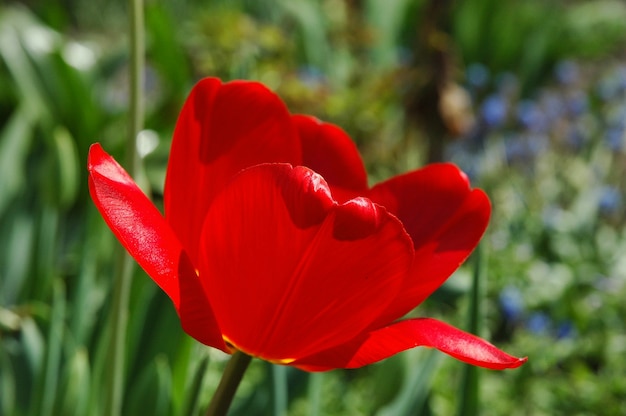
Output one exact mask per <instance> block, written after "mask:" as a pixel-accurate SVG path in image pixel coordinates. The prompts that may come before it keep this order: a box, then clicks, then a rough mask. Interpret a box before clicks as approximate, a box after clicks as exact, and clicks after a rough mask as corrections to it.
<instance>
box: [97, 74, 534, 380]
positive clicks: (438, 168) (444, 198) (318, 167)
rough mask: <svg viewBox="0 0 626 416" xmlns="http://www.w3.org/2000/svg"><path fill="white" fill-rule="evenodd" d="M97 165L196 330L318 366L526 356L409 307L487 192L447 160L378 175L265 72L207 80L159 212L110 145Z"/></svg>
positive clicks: (445, 269) (501, 365)
mask: <svg viewBox="0 0 626 416" xmlns="http://www.w3.org/2000/svg"><path fill="white" fill-rule="evenodd" d="M88 168H89V172H90V176H89V187H90V192H91V196H92V198H93V200H94V202H95V204H96V206H97V208H98V209H99V210H100V212H101V214H102V216H103V217H104V219H105V221H106V222H107V224H108V225H109V227H110V228H111V230H112V231H113V233H114V234H115V235H116V236H117V238H118V239H119V240H120V242H121V243H122V244H123V245H124V247H125V248H126V249H127V250H128V251H129V253H130V254H131V255H132V256H133V257H134V258H135V259H136V261H137V262H138V263H139V265H140V266H141V267H142V268H143V269H144V270H145V271H146V273H147V274H148V275H149V276H150V277H151V278H152V279H153V280H154V281H155V282H156V284H157V285H159V286H160V287H161V288H162V289H163V290H164V291H165V293H166V294H167V295H168V296H169V297H170V298H171V300H172V302H173V304H174V306H175V308H176V311H177V313H178V315H179V317H180V321H181V325H182V328H183V329H184V330H185V331H186V332H187V333H188V334H189V335H190V336H192V337H193V338H195V339H196V340H198V341H199V342H201V343H204V344H206V345H209V346H211V347H214V348H217V349H219V350H222V351H224V352H226V353H234V352H236V351H241V352H243V353H245V354H247V355H249V356H253V357H258V358H261V359H263V360H267V361H270V362H273V363H279V364H284V365H291V366H294V367H297V368H300V369H304V370H308V371H326V370H331V369H336V368H357V367H361V366H364V365H367V364H371V363H374V362H377V361H380V360H382V359H385V358H387V357H389V356H391V355H394V354H396V353H398V352H400V351H403V350H406V349H409V348H413V347H416V346H425V347H432V348H436V349H439V350H440V351H443V352H444V353H446V354H449V355H451V356H453V357H455V358H457V359H459V360H461V361H464V362H466V363H470V364H474V365H478V366H482V367H487V368H491V369H505V368H514V367H518V366H519V365H521V364H522V363H523V362H525V361H526V359H525V358H521V359H520V358H516V357H513V356H510V355H508V354H506V353H504V352H503V351H501V350H499V349H498V348H496V347H495V346H493V345H492V344H490V343H488V342H487V341H485V340H483V339H481V338H479V337H476V336H474V335H471V334H468V333H466V332H463V331H461V330H459V329H457V328H455V327H453V326H450V325H448V324H446V323H444V322H441V321H438V320H435V319H431V318H409V319H405V318H404V316H405V315H406V314H407V313H408V312H410V311H411V310H413V309H414V308H415V307H417V306H418V305H419V304H420V303H421V302H423V301H424V300H425V299H426V298H427V297H428V296H429V295H430V294H432V292H433V291H434V290H436V289H437V288H438V287H439V286H441V284H442V283H443V282H444V281H445V280H446V279H447V278H448V277H449V276H450V275H451V274H452V273H453V272H454V271H455V270H456V269H457V268H458V267H459V265H460V264H461V263H462V262H463V261H464V260H465V259H466V258H467V257H468V255H469V254H470V253H471V251H472V250H473V249H474V248H475V246H476V245H477V243H478V241H479V240H480V238H481V236H482V234H483V233H484V231H485V228H486V226H487V223H488V220H489V216H490V203H489V199H488V198H487V196H486V195H485V194H484V192H482V191H481V190H478V189H471V188H470V185H469V182H468V179H467V177H466V176H465V175H464V174H463V173H462V172H461V171H460V170H459V169H458V168H457V167H455V166H454V165H452V164H447V163H443V164H433V165H430V166H427V167H425V168H422V169H418V170H414V171H412V172H408V173H406V174H403V175H400V176H396V177H393V178H391V179H389V180H387V181H385V182H382V183H380V184H378V185H376V186H374V187H371V188H370V187H369V186H368V183H367V175H366V172H365V169H364V166H363V163H362V161H361V158H360V156H359V153H358V151H357V148H356V146H355V144H354V143H353V142H352V141H351V139H350V138H349V137H348V136H347V134H346V133H345V132H344V131H343V130H341V129H340V128H339V127H337V126H334V125H332V124H327V123H323V122H321V121H319V120H317V119H315V118H313V117H309V116H302V115H291V114H290V113H289V111H288V110H287V108H286V106H285V105H284V103H283V102H282V101H281V100H280V99H279V98H278V97H277V96H276V95H275V94H274V93H272V92H271V91H269V90H268V89H267V88H265V87H264V86H263V85H261V84H259V83H256V82H245V81H235V82H229V83H222V82H221V81H220V80H218V79H213V78H207V79H204V80H202V81H200V82H199V83H198V84H197V85H196V86H195V87H194V88H193V90H192V92H191V93H190V95H189V97H188V99H187V101H186V103H185V105H184V107H183V109H182V112H181V114H180V116H179V119H178V122H177V124H176V129H175V131H174V137H173V141H172V147H171V154H170V159H169V163H168V169H167V176H166V181H165V190H164V202H165V215H164V216H163V215H161V213H160V212H159V210H158V209H157V208H156V207H155V206H154V205H153V204H152V203H151V202H150V200H149V199H148V197H147V196H146V195H144V194H143V193H142V191H141V190H140V189H139V188H138V186H137V185H136V184H135V183H134V182H133V180H132V178H131V177H130V176H129V175H128V174H127V173H126V172H125V171H124V170H123V169H122V167H121V166H120V165H119V164H118V163H117V162H116V161H115V160H114V159H113V158H112V157H111V156H109V155H108V154H107V153H105V152H104V150H103V149H102V147H101V146H100V145H99V144H95V145H93V146H92V147H91V149H90V152H89V162H88Z"/></svg>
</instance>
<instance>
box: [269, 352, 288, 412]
mask: <svg viewBox="0 0 626 416" xmlns="http://www.w3.org/2000/svg"><path fill="white" fill-rule="evenodd" d="M272 376H273V378H274V416H287V367H285V366H284V365H278V364H272Z"/></svg>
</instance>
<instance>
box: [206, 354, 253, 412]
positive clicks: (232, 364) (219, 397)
mask: <svg viewBox="0 0 626 416" xmlns="http://www.w3.org/2000/svg"><path fill="white" fill-rule="evenodd" d="M251 360H252V357H251V356H249V355H247V354H244V353H242V352H240V351H237V352H236V353H234V354H233V355H232V357H230V360H229V361H228V364H226V368H225V369H224V374H222V379H221V380H220V384H219V385H218V386H217V390H216V391H215V394H214V395H213V398H212V399H211V403H210V404H209V408H208V409H207V412H206V416H224V415H226V413H227V412H228V408H229V407H230V404H231V402H232V401H233V397H235V392H236V391H237V387H239V383H240V382H241V380H242V378H243V375H244V373H245V372H246V369H247V368H248V365H249V364H250V361H251Z"/></svg>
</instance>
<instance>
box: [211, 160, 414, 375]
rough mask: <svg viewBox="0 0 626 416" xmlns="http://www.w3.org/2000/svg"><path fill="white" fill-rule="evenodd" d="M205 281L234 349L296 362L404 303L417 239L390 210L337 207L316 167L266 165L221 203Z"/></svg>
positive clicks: (362, 203)
mask: <svg viewBox="0 0 626 416" xmlns="http://www.w3.org/2000/svg"><path fill="white" fill-rule="evenodd" d="M201 253H202V257H201V263H200V277H201V280H202V283H203V285H204V288H205V291H206V293H207V295H208V297H209V299H210V302H211V305H213V307H214V311H215V313H216V317H217V321H218V322H219V325H220V327H221V328H222V330H223V333H224V336H225V338H226V339H228V340H229V341H230V342H231V343H232V344H233V345H234V346H235V347H237V348H240V349H241V350H243V351H245V352H247V353H249V354H252V355H255V356H258V357H261V358H264V359H267V360H270V361H279V362H283V363H287V362H289V361H290V360H293V359H296V358H299V357H302V356H305V355H309V354H313V353H315V352H317V351H320V350H323V349H326V348H330V347H332V346H334V345H338V344H341V343H345V342H347V341H348V340H349V339H351V338H354V337H355V336H356V335H358V333H359V332H362V331H363V330H364V329H365V328H366V327H367V326H368V325H369V324H370V323H371V322H372V320H373V319H375V318H376V317H377V316H378V315H379V314H380V313H381V312H382V311H383V310H384V309H385V308H386V307H387V305H388V304H389V302H390V300H391V299H393V298H395V296H396V294H397V292H398V289H399V287H400V285H401V284H402V282H403V281H404V278H405V274H406V272H407V271H408V268H409V267H410V264H411V260H412V247H411V241H410V239H409V238H408V236H407V235H406V233H405V232H404V230H403V228H402V225H401V224H400V222H399V221H397V219H396V218H395V217H393V216H390V215H389V214H388V213H387V212H386V211H385V209H384V208H382V207H380V206H376V205H375V204H372V203H371V202H369V201H367V200H359V201H355V202H353V203H350V204H346V205H337V204H336V203H335V202H334V201H333V200H332V198H331V196H330V191H329V189H328V185H327V184H326V183H325V181H324V180H323V179H322V178H321V177H320V176H319V175H318V174H316V173H315V172H313V171H311V170H310V169H308V168H304V167H296V168H292V167H291V166H289V165H285V164H268V165H259V166H256V167H253V168H250V169H248V170H245V171H243V172H242V173H240V174H239V175H238V176H236V177H235V179H234V180H233V181H232V182H231V183H230V184H229V186H228V187H227V188H226V189H225V190H224V191H223V192H222V193H220V194H219V195H218V196H217V197H216V199H215V200H214V202H213V204H212V205H211V208H210V209H209V212H208V214H207V219H206V222H205V224H204V228H203V234H202V241H201Z"/></svg>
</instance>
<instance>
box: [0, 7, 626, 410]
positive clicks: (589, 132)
mask: <svg viewBox="0 0 626 416" xmlns="http://www.w3.org/2000/svg"><path fill="white" fill-rule="evenodd" d="M429 10H431V9H429V2H428V1H427V0H393V1H382V0H362V1H347V0H346V1H343V0H322V1H314V0H291V1H287V0H273V1H272V0H263V1H251V0H248V1H245V0H237V1H226V0H222V1H217V0H216V1H211V2H200V1H187V2H174V1H150V2H147V4H146V35H147V62H148V66H147V68H146V74H145V76H146V84H145V97H146V102H147V120H146V128H147V130H146V131H144V132H143V133H142V135H141V137H140V139H139V151H140V154H141V156H142V157H143V161H144V164H145V166H146V170H147V173H148V178H149V180H150V184H151V186H152V189H153V195H152V196H153V198H154V200H155V201H156V202H157V203H160V201H161V195H162V186H163V178H164V172H165V163H166V161H167V154H168V148H169V140H170V137H171V132H172V129H173V126H174V123H175V120H176V117H177V114H178V111H179V109H180V107H181V105H182V102H183V100H184V97H185V95H186V94H187V92H188V91H189V89H190V88H191V86H192V85H193V83H194V82H195V80H197V79H199V78H200V77H202V76H208V75H212V76H219V77H222V78H223V79H233V78H248V79H257V80H260V81H262V82H264V83H266V84H267V85H268V86H270V87H271V88H272V89H274V90H276V91H277V92H278V93H279V94H280V95H281V96H282V97H284V99H285V100H286V101H287V102H288V105H289V107H290V108H291V109H292V111H294V112H306V113H309V114H314V115H316V116H318V117H320V118H323V119H326V120H329V121H332V122H335V123H338V124H339V125H341V126H342V127H344V128H345V129H346V130H347V131H348V132H349V133H350V134H351V136H352V137H353V138H354V139H355V141H356V142H357V144H358V145H359V147H360V149H361V151H362V153H363V155H364V158H365V161H366V164H367V167H368V171H369V172H370V173H371V176H372V182H374V181H377V180H380V179H382V178H384V177H387V176H389V175H391V174H394V173H398V172H402V171H405V170H407V169H413V168H415V167H417V166H419V165H420V164H422V163H424V161H425V160H426V157H425V154H426V151H425V147H426V146H427V144H426V141H425V139H424V138H425V137H426V135H427V133H426V130H428V129H427V128H426V127H424V126H421V125H420V124H417V125H415V124H410V123H409V121H410V118H411V112H410V111H408V110H407V101H408V99H409V98H410V94H413V93H414V92H415V91H416V88H415V85H420V83H423V82H425V81H424V79H427V77H425V76H424V73H425V69H424V68H425V67H427V66H428V64H429V62H428V59H427V57H428V56H430V55H428V54H427V53H425V52H424V51H425V49H424V48H426V49H428V47H430V46H432V44H431V43H430V40H432V39H435V38H436V39H446V42H445V44H446V45H447V47H446V48H445V49H444V54H447V55H449V56H450V57H451V61H453V62H454V71H453V75H452V78H451V80H450V81H453V82H455V83H457V84H458V85H460V86H461V87H462V88H463V90H464V91H466V92H467V94H468V96H469V98H470V100H471V104H472V106H471V109H470V111H471V112H472V113H473V115H474V116H475V118H476V120H477V126H476V127H475V128H474V129H473V130H471V131H469V132H465V135H463V136H462V137H461V138H460V139H458V140H456V141H454V142H450V141H447V142H446V143H447V145H448V147H447V148H448V151H447V152H446V155H447V156H446V157H447V158H450V159H452V160H454V161H455V162H457V163H459V164H460V165H461V166H462V167H463V168H464V169H466V171H467V172H468V173H469V174H470V175H471V176H472V179H473V180H474V183H475V184H477V185H480V186H482V187H484V188H485V189H486V190H487V192H488V193H489V195H490V197H491V198H492V201H493V205H494V217H493V222H492V225H491V227H490V230H489V231H488V233H487V235H486V237H485V240H484V243H483V249H484V250H483V251H484V252H485V253H486V256H485V257H484V258H483V259H482V263H484V264H483V266H484V268H483V269H481V270H482V275H483V278H482V280H481V281H480V282H481V284H482V285H483V286H482V287H481V288H480V291H478V288H477V286H476V284H475V283H472V270H471V268H470V267H464V268H462V269H461V270H460V271H459V272H458V273H457V274H456V275H455V276H454V277H453V278H452V279H450V282H449V283H448V284H446V286H445V287H444V288H443V289H442V290H440V291H439V292H437V294H436V295H435V296H433V298H432V299H430V300H429V301H428V302H427V303H426V304H424V305H422V306H421V307H420V308H419V309H418V310H417V311H416V314H418V315H422V314H423V315H430V316H439V317H442V318H444V319H446V320H447V321H449V322H453V323H456V324H458V325H460V326H464V327H466V328H468V329H469V328H470V327H471V328H473V329H474V330H476V331H480V332H481V334H482V335H484V336H487V337H488V338H490V339H493V340H494V342H496V343H497V344H498V346H500V347H502V348H504V349H506V350H508V351H509V352H511V353H514V354H518V355H528V356H529V357H530V359H529V362H528V363H527V364H526V365H525V366H524V367H522V368H521V369H519V370H515V371H507V372H488V371H485V370H477V371H478V373H477V374H468V373H465V374H464V372H465V371H466V370H464V367H463V365H462V364H460V363H458V362H456V361H454V360H452V359H450V358H448V357H444V356H442V355H441V354H439V353H437V352H433V351H427V350H419V349H418V350H415V351H409V352H406V353H403V354H400V355H398V356H395V357H393V358H391V359H389V360H387V361H385V362H383V363H380V364H376V365H373V366H370V367H368V368H363V369H360V370H356V371H334V372H330V373H326V374H315V375H309V374H305V373H302V372H299V371H296V370H293V369H289V368H287V369H283V370H280V371H272V370H271V366H270V365H269V364H267V363H262V362H254V363H253V365H252V366H251V368H250V370H249V372H248V373H247V374H246V377H245V379H244V382H243V384H242V386H241V387H240V390H239V392H238V396H237V399H236V402H235V404H234V407H233V409H232V414H245V415H255V414H258V415H265V414H268V413H269V412H270V410H269V409H280V408H281V406H286V407H287V409H288V413H289V414H292V415H322V414H324V415H326V414H336V415H343V414H351V415H360V414H362V415H370V414H379V415H413V414H418V413H420V414H445V415H448V414H455V413H457V414H470V413H471V412H470V410H471V406H477V407H478V408H480V409H481V410H480V414H486V415H490V414H493V415H542V414H545V415H552V414H599V413H601V414H606V415H618V414H625V413H626V407H625V406H626V404H625V402H624V400H623V398H624V397H626V381H625V380H626V378H625V377H624V375H625V374H626V364H624V361H623V360H622V357H623V356H624V354H625V353H626V351H625V350H626V331H625V329H626V328H625V326H626V325H625V322H624V316H626V308H625V306H624V303H623V299H624V295H625V294H626V287H625V285H624V282H625V281H626V261H625V260H624V258H626V257H625V256H624V253H626V232H625V229H624V224H625V221H626V217H625V214H624V207H625V205H624V204H625V203H626V199H625V197H624V195H626V189H625V186H626V184H624V181H623V180H622V178H623V176H624V173H625V171H626V159H625V156H624V155H625V153H626V150H625V149H626V146H625V144H624V142H625V139H624V137H625V134H624V131H626V110H625V109H626V81H625V80H626V70H624V67H623V66H620V64H619V61H618V59H619V58H620V57H619V55H618V54H616V51H619V49H618V48H619V46H620V44H621V42H623V41H624V40H625V39H626V23H625V22H626V7H624V5H623V3H622V2H620V1H611V0H598V1H594V2H592V3H589V2H585V1H565V0H563V1H556V0H553V1H540V0H531V1H529V0H526V1H521V0H507V1H495V0H466V1H463V2H461V1H459V2H456V3H454V4H452V7H451V8H450V11H449V14H447V15H444V16H443V17H444V19H443V20H442V21H441V22H440V26H439V27H437V28H436V29H437V31H436V33H435V32H433V33H429V34H428V36H427V40H428V41H427V42H423V39H422V38H421V37H420V36H422V35H423V34H422V33H421V32H420V30H421V28H423V27H424V23H425V22H426V21H427V20H428V18H429V16H430V15H429V13H430V11H429ZM126 30H127V29H126V8H125V4H124V3H123V2H121V1H113V2H111V1H104V0H94V1H90V2H87V1H78V0H64V1H59V2H49V1H35V0H32V1H29V2H25V4H18V3H10V4H5V5H2V6H0V414H3V415H4V414H6V415H18V416H19V415H72V414H74V415H98V414H100V411H101V409H102V408H103V406H102V400H103V397H102V396H101V391H102V383H103V374H104V370H105V368H106V367H107V362H106V354H105V352H106V349H107V348H108V338H109V332H110V329H109V327H108V321H109V316H110V308H111V305H110V293H111V286H112V284H113V282H114V279H113V273H114V271H113V267H112V265H113V262H114V261H113V253H114V248H115V245H116V242H115V240H114V238H113V236H112V234H111V233H110V232H109V231H108V228H107V227H106V226H105V224H104V222H103V221H102V220H101V218H100V216H99V215H98V214H97V213H96V211H95V209H94V207H93V206H92V204H91V202H90V200H89V197H88V193H87V183H86V169H85V168H84V165H85V163H86V162H85V161H86V155H87V149H88V147H89V145H90V144H91V143H93V142H95V141H100V142H102V143H103V144H104V146H105V147H106V148H107V150H109V151H111V152H112V153H113V154H114V155H115V156H116V157H118V158H119V157H121V156H123V155H122V154H121V153H123V149H124V141H125V136H126V131H127V129H126V125H127V122H128V120H127V113H126V110H127V105H128V99H127V90H128V76H127V65H128V57H127V39H126V35H125V31H126ZM431 35H432V36H431ZM420 39H421V40H420ZM435 44H436V45H439V43H437V42H435ZM572 62H579V63H577V64H575V65H573V64H572ZM564 63H565V64H564ZM568 63H569V64H568ZM568 65H569V66H568ZM572 65H573V66H572ZM470 68H474V69H481V68H482V69H481V71H482V72H480V71H479V72H480V73H481V74H483V78H481V79H482V81H480V80H478V81H480V82H478V81H477V79H478V78H476V74H477V72H476V71H474V72H472V71H470V70H469V69H470ZM466 69H467V71H466ZM555 71H556V74H557V75H556V78H555V77H553V73H555ZM568 71H569V72H568ZM572 71H574V72H572ZM573 73H574V75H572V74H573ZM464 74H466V76H464ZM572 77H573V78H572ZM479 78H480V77H479ZM511 80H513V81H511ZM417 90H419V89H417ZM555 97H556V98H555ZM581 97H582V98H584V99H581ZM555 99H556V104H554V103H553V101H554V100H555ZM551 100H552V101H551ZM494 103H496V104H498V105H500V107H498V106H497V105H496V106H494ZM550 103H552V104H550ZM488 104H489V105H488ZM433 106H436V103H433ZM533 106H534V107H533ZM555 106H556V110H555V111H557V113H558V114H557V115H556V116H554V117H553V118H551V119H550V120H548V121H546V120H543V121H541V120H540V121H537V120H536V119H535V118H536V114H535V113H532V111H530V109H536V110H537V112H538V114H540V115H541V114H543V115H544V116H545V115H550V114H552V113H550V111H553V110H554V107H555ZM529 111H530V112H529ZM494 112H495V114H496V115H497V116H498V117H499V118H497V117H496V118H497V121H498V123H495V124H497V125H494V123H492V121H493V120H494ZM533 114H534V115H533ZM533 117H535V118H533ZM540 122H543V123H544V124H541V123H540ZM548 122H549V123H548ZM546 123H548V127H546ZM447 136H451V135H447ZM439 139H440V140H443V139H444V137H441V138H439ZM473 290H474V292H472V291H473ZM469 294H473V296H468V295H469ZM471 299H478V300H479V301H478V302H480V303H478V302H477V301H472V300H471ZM477 306H480V307H481V308H480V310H479V309H476V308H477ZM130 311H131V313H130V320H129V331H128V340H127V360H126V362H127V369H126V373H125V386H126V387H125V402H124V414H139V413H147V414H155V415H170V414H175V415H186V414H199V412H201V410H202V409H203V408H205V407H206V403H207V402H208V399H209V397H210V395H211V393H212V391H213V390H214V389H215V387H216V385H217V382H218V380H219V377H220V373H221V370H222V368H223V365H224V359H225V357H224V356H222V355H221V354H219V353H216V352H215V351H210V350H208V349H206V348H204V347H202V346H200V345H199V344H197V343H196V342H195V341H193V340H192V339H191V338H189V337H188V336H186V335H185V334H184V333H183V332H182V330H181V329H180V325H179V323H178V319H177V317H176V314H175V312H174V310H173V308H172V307H171V305H170V302H169V300H168V299H167V298H166V296H164V295H163V294H162V293H161V292H160V291H159V290H158V289H157V288H156V286H155V285H154V284H152V282H151V281H150V279H148V278H147V277H146V276H145V275H144V273H143V272H142V271H141V270H139V269H138V268H137V269H136V271H135V278H134V280H133V287H132V292H131V305H130ZM468 311H469V312H468ZM468 315H471V316H472V317H473V319H472V320H468V319H469V318H468ZM481 317H482V318H481ZM468 325H469V326H468ZM478 375H480V377H478ZM284 378H286V380H287V382H286V383H285V382H284ZM281 380H283V381H281ZM461 380H465V381H463V382H462V381H461ZM468 380H475V382H476V383H477V384H476V390H475V391H474V392H472V389H471V388H467V387H468V383H469V381H468ZM285 389H286V391H285ZM281 403H283V404H282V405H281ZM462 403H473V404H472V405H462Z"/></svg>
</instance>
